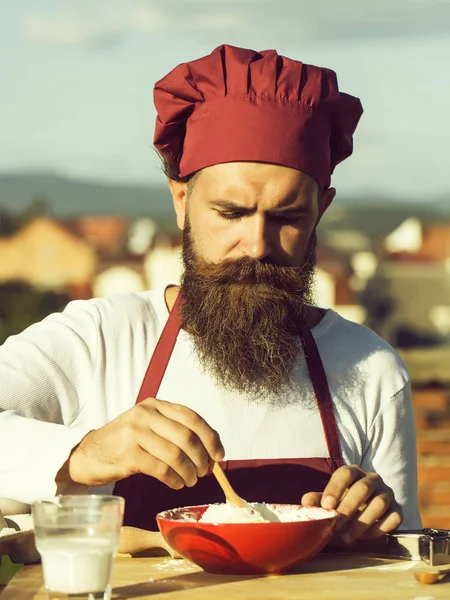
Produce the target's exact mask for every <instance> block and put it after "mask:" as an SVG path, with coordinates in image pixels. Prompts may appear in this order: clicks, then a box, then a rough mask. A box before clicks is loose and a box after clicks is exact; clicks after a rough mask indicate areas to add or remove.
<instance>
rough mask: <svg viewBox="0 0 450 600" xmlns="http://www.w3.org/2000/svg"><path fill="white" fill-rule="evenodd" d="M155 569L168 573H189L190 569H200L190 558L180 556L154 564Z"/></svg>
mask: <svg viewBox="0 0 450 600" xmlns="http://www.w3.org/2000/svg"><path fill="white" fill-rule="evenodd" d="M154 569H156V570H157V571H162V572H167V573H188V572H189V571H194V570H195V571H198V567H197V565H194V563H192V562H191V561H189V560H185V559H180V558H172V559H169V560H164V561H162V562H160V563H159V564H157V565H154Z"/></svg>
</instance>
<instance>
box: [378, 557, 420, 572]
mask: <svg viewBox="0 0 450 600" xmlns="http://www.w3.org/2000/svg"><path fill="white" fill-rule="evenodd" d="M416 568H417V561H414V560H410V561H401V562H398V563H392V564H389V565H376V566H374V567H369V569H375V570H376V571H410V570H412V569H416Z"/></svg>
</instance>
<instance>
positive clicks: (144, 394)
mask: <svg viewBox="0 0 450 600" xmlns="http://www.w3.org/2000/svg"><path fill="white" fill-rule="evenodd" d="M180 304H181V294H178V296H177V299H176V300H175V303H174V305H173V307H172V310H171V311H170V314H169V318H168V319H167V322H166V324H165V326H164V329H163V330H162V333H161V335H160V337H159V340H158V343H157V344H156V347H155V350H154V352H153V355H152V358H151V359H150V362H149V365H148V367H147V371H146V373H145V377H144V380H143V381H142V385H141V389H140V390H139V394H138V397H137V400H136V404H138V403H139V402H142V400H146V399H147V398H156V395H157V393H158V390H159V386H160V385H161V382H162V380H163V377H164V373H165V372H166V369H167V365H168V364H169V360H170V357H171V355H172V352H173V349H174V347H175V344H176V341H177V337H178V332H179V331H180V327H181V320H180Z"/></svg>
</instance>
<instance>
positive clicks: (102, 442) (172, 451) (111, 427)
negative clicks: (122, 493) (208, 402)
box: [56, 398, 224, 489]
mask: <svg viewBox="0 0 450 600" xmlns="http://www.w3.org/2000/svg"><path fill="white" fill-rule="evenodd" d="M223 456H224V449H223V446H222V444H221V442H220V439H219V435H218V434H217V432H216V431H214V430H213V429H212V428H211V427H210V426H209V425H208V424H207V423H206V421H204V420H203V419H202V418H201V417H200V416H199V415H198V414H197V413H195V412H194V411H192V410H190V409H189V408H186V407H185V406H181V405H179V404H172V403H170V402H165V401H163V400H155V399H153V398H150V399H148V400H144V401H143V402H140V403H139V404H137V405H135V406H133V407H132V408H130V409H129V410H127V411H126V412H124V413H123V414H121V415H120V416H119V417H117V418H116V419H114V420H113V421H111V422H110V423H108V424H107V425H104V426H103V427H100V429H96V430H94V431H91V432H90V433H88V434H87V435H86V436H85V437H84V438H83V439H82V440H81V442H80V443H79V444H78V446H76V447H75V448H74V450H73V451H72V453H71V455H70V457H69V459H68V460H67V462H66V463H65V465H64V466H63V467H62V468H61V470H60V472H59V474H58V476H57V477H56V481H57V482H61V481H62V482H63V481H67V480H69V481H74V482H76V483H80V484H83V485H87V486H91V485H106V484H108V483H112V482H115V481H118V480H119V479H123V478H125V477H128V476H129V475H133V474H135V473H145V474H146V475H150V476H152V477H155V478H156V479H159V480H160V481H162V482H163V483H165V484H166V485H168V486H169V487H171V488H173V489H181V488H182V487H184V486H185V485H187V486H188V487H192V486H193V485H195V483H196V482H197V478H198V477H203V475H206V473H207V472H208V465H209V461H210V459H211V458H212V459H214V460H221V459H222V458H223Z"/></svg>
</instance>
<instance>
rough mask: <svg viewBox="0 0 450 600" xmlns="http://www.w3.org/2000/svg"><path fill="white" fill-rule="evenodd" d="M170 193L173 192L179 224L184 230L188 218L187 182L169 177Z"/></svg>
mask: <svg viewBox="0 0 450 600" xmlns="http://www.w3.org/2000/svg"><path fill="white" fill-rule="evenodd" d="M167 183H168V184H169V189H170V193H171V194H172V200H173V206H174V208H175V214H176V216H177V225H178V227H179V228H180V229H181V231H183V229H184V222H185V219H186V202H187V184H186V183H180V182H179V181H174V180H173V179H170V178H167Z"/></svg>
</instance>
